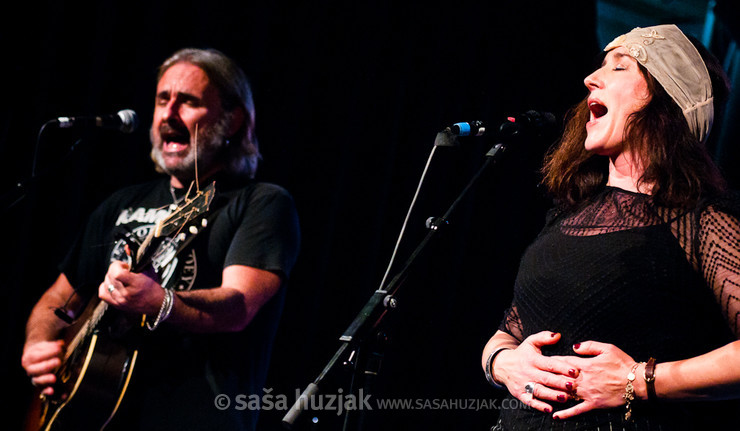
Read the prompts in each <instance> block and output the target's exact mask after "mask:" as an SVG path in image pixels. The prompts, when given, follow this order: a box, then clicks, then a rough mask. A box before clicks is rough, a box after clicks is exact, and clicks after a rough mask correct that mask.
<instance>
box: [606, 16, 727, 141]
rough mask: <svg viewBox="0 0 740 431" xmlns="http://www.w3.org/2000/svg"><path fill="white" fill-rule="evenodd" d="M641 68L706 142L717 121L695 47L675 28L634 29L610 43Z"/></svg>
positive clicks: (669, 25)
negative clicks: (659, 86) (713, 123)
mask: <svg viewBox="0 0 740 431" xmlns="http://www.w3.org/2000/svg"><path fill="white" fill-rule="evenodd" d="M618 46H623V47H625V48H627V51H629V54H630V55H631V56H632V57H634V58H635V59H636V60H637V61H638V62H640V64H642V65H643V66H644V67H645V68H646V69H647V70H648V72H650V74H651V75H653V77H654V78H655V79H656V80H657V81H658V82H659V83H660V85H661V86H662V87H663V88H664V89H665V91H666V92H667V93H668V95H670V96H671V98H673V100H674V101H675V102H676V103H677V104H678V106H680V107H681V109H682V110H683V115H684V117H686V121H687V122H688V123H689V128H690V129H691V131H692V132H693V133H694V136H696V138H697V139H699V141H700V142H703V141H704V140H705V139H706V137H707V135H708V134H709V130H710V129H711V128H712V120H713V119H714V103H713V100H712V83H711V80H710V78H709V72H707V67H706V65H705V64H704V61H703V60H702V59H701V55H699V51H697V50H696V48H695V47H694V44H692V43H691V41H690V40H689V39H688V38H687V37H686V36H685V35H684V34H683V33H682V32H681V30H679V28H678V27H676V26H675V25H673V24H668V25H657V26H654V27H646V28H640V27H638V28H635V29H633V30H632V31H630V32H629V33H627V34H623V35H621V36H618V37H617V38H616V39H614V40H613V41H611V42H610V43H609V44H608V45H607V46H606V48H604V51H610V50H612V49H614V48H616V47H618Z"/></svg>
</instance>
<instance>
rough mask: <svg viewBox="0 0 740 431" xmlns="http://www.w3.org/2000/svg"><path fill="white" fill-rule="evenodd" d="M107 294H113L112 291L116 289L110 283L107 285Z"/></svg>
mask: <svg viewBox="0 0 740 431" xmlns="http://www.w3.org/2000/svg"><path fill="white" fill-rule="evenodd" d="M107 288H108V292H109V293H113V291H114V290H116V287H115V286H114V285H113V284H112V283H108V286H107Z"/></svg>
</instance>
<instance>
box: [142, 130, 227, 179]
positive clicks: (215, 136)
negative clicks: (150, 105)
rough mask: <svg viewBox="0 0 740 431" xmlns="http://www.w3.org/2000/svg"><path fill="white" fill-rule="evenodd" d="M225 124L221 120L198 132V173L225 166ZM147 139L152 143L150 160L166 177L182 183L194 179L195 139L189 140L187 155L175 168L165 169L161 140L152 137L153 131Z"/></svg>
mask: <svg viewBox="0 0 740 431" xmlns="http://www.w3.org/2000/svg"><path fill="white" fill-rule="evenodd" d="M226 123H227V119H223V120H221V121H219V122H218V123H216V124H215V125H213V126H212V127H211V128H208V129H201V130H199V131H198V135H199V136H198V138H197V141H198V142H197V147H198V148H197V155H198V173H199V174H203V173H206V172H211V171H212V170H214V168H215V167H217V166H218V165H222V167H225V166H226V163H227V161H226V160H224V157H225V156H226V151H224V150H225V146H226V138H225V135H226ZM149 137H150V140H151V142H152V158H153V159H154V161H155V162H156V163H157V165H158V166H159V168H160V169H161V170H162V171H164V172H165V173H166V174H167V175H170V176H174V177H176V178H177V179H179V180H181V181H182V182H190V181H192V180H194V179H195V155H196V142H195V141H196V138H195V137H191V138H190V145H189V146H188V154H187V155H186V156H185V158H184V159H182V160H181V161H180V162H179V163H178V164H177V165H176V166H172V167H169V168H168V167H167V166H166V165H165V161H164V157H163V156H162V142H161V138H157V137H155V136H154V131H153V130H150V131H149Z"/></svg>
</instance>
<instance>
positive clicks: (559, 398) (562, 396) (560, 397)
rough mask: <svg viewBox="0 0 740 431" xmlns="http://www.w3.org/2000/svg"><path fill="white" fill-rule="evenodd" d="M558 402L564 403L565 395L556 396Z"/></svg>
mask: <svg viewBox="0 0 740 431" xmlns="http://www.w3.org/2000/svg"><path fill="white" fill-rule="evenodd" d="M558 401H560V402H561V403H564V402H565V395H558Z"/></svg>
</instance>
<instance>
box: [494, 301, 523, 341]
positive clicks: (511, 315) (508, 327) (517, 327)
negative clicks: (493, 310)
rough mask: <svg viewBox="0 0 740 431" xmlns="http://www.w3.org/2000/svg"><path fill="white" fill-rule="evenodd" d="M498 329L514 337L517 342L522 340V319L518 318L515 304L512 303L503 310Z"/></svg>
mask: <svg viewBox="0 0 740 431" xmlns="http://www.w3.org/2000/svg"><path fill="white" fill-rule="evenodd" d="M498 329H499V331H503V332H506V333H507V334H509V335H511V336H512V337H514V338H516V339H517V340H519V342H522V341H524V337H523V336H522V321H521V320H519V313H517V311H516V305H514V304H513V303H512V304H511V306H510V307H509V308H508V309H507V310H506V311H505V312H504V318H503V320H501V324H500V325H499V327H498Z"/></svg>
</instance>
